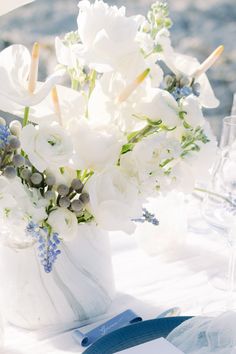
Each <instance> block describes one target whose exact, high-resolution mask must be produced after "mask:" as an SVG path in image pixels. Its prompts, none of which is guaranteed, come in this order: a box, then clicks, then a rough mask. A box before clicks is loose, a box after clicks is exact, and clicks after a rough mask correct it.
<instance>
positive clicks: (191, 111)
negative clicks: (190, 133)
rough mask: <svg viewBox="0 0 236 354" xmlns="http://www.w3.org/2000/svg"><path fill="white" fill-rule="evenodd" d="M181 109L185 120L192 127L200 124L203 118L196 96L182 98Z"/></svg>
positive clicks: (202, 122) (203, 121)
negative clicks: (184, 113)
mask: <svg viewBox="0 0 236 354" xmlns="http://www.w3.org/2000/svg"><path fill="white" fill-rule="evenodd" d="M181 109H182V110H183V111H184V112H186V115H185V116H184V117H185V120H186V121H187V123H188V124H190V125H191V126H192V127H193V128H196V127H198V126H202V125H203V124H204V123H205V119H204V116H203V113H202V110H201V106H200V103H199V100H198V98H197V97H196V96H194V95H190V96H188V97H186V98H185V99H184V100H183V104H182V107H181Z"/></svg>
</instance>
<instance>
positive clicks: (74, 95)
mask: <svg viewBox="0 0 236 354" xmlns="http://www.w3.org/2000/svg"><path fill="white" fill-rule="evenodd" d="M56 89H57V95H58V104H59V108H60V116H59V115H58V112H56V110H55V102H54V101H53V98H52V95H51V94H50V95H48V96H47V97H46V98H45V99H44V100H43V101H41V102H40V103H39V104H37V105H35V106H33V107H30V110H29V122H32V123H37V124H44V123H49V122H58V123H60V124H61V125H62V126H63V127H67V125H68V123H69V121H70V120H71V119H80V118H81V117H82V116H84V114H85V112H86V108H87V98H86V97H85V95H83V94H82V93H80V92H78V91H75V90H72V89H70V88H68V87H65V86H61V85H57V86H56ZM8 112H10V113H12V114H15V115H17V116H19V117H21V118H23V116H24V109H22V107H21V106H18V105H17V106H16V105H15V106H13V107H12V109H11V110H10V109H8Z"/></svg>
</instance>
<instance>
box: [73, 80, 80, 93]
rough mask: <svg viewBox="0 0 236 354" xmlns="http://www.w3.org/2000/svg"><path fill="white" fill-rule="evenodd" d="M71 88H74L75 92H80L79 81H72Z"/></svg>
mask: <svg viewBox="0 0 236 354" xmlns="http://www.w3.org/2000/svg"><path fill="white" fill-rule="evenodd" d="M71 88H72V89H73V90H76V91H78V88H79V81H78V80H76V79H73V80H72V81H71Z"/></svg>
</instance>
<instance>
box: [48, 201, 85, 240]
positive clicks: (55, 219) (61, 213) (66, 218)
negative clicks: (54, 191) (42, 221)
mask: <svg viewBox="0 0 236 354" xmlns="http://www.w3.org/2000/svg"><path fill="white" fill-rule="evenodd" d="M48 223H49V225H50V226H51V227H52V229H53V231H55V232H57V233H58V234H59V236H60V237H61V238H62V239H63V241H70V240H72V239H73V238H74V237H75V236H76V234H77V230H78V222H77V218H76V215H75V214H74V213H72V212H71V211H70V210H68V209H66V208H57V209H56V210H54V211H52V212H51V213H50V215H49V217H48Z"/></svg>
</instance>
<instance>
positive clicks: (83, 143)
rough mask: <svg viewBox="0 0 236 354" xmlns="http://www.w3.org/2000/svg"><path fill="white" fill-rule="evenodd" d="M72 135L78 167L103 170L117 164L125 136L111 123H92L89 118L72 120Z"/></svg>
mask: <svg viewBox="0 0 236 354" xmlns="http://www.w3.org/2000/svg"><path fill="white" fill-rule="evenodd" d="M69 131H70V135H71V138H72V142H73V145H74V149H75V154H74V157H73V162H74V166H75V167H76V169H79V170H81V169H82V170H83V169H92V170H95V171H101V170H103V169H105V168H107V167H108V166H112V165H116V164H117V162H118V159H119V156H120V152H121V148H122V145H123V138H122V137H121V135H120V134H119V133H118V131H117V128H116V127H115V126H113V125H111V124H109V125H101V124H100V125H98V124H91V123H89V121H88V120H87V119H85V118H84V119H82V120H80V121H77V122H76V121H75V122H74V121H71V124H70V127H69Z"/></svg>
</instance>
